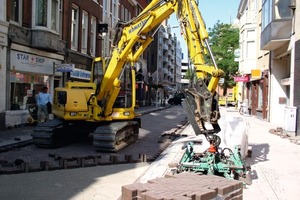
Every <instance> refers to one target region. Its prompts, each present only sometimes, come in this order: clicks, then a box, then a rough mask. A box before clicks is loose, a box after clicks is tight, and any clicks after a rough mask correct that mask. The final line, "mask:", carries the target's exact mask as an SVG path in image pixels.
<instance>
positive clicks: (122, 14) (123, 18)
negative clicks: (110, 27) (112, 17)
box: [120, 5, 125, 21]
mask: <svg viewBox="0 0 300 200" xmlns="http://www.w3.org/2000/svg"><path fill="white" fill-rule="evenodd" d="M124 14H125V8H124V6H123V5H121V16H120V20H122V21H125V17H124Z"/></svg>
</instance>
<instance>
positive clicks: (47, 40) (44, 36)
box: [8, 24, 65, 52]
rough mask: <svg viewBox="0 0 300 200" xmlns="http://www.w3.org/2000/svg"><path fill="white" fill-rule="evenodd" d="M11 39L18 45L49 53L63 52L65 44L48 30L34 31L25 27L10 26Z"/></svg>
mask: <svg viewBox="0 0 300 200" xmlns="http://www.w3.org/2000/svg"><path fill="white" fill-rule="evenodd" d="M8 37H9V39H10V40H11V41H12V42H14V43H18V44H22V45H26V46H31V47H34V48H37V49H43V50H46V51H49V52H63V49H64V47H65V44H64V42H63V41H61V40H60V39H59V35H58V34H55V33H52V32H50V31H47V30H32V29H27V28H24V27H20V26H16V25H13V24H10V25H9V33H8Z"/></svg>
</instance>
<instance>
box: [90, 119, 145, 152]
mask: <svg viewBox="0 0 300 200" xmlns="http://www.w3.org/2000/svg"><path fill="white" fill-rule="evenodd" d="M138 134H139V124H138V122H136V121H124V122H112V123H110V124H107V125H103V126H99V127H98V128H96V129H95V131H94V133H93V145H94V147H95V148H96V150H98V151H107V152H117V151H119V150H120V149H122V148H124V147H126V146H128V145H129V144H131V143H133V142H135V141H136V140H137V139H138Z"/></svg>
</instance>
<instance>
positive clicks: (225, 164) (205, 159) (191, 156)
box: [178, 142, 250, 184]
mask: <svg viewBox="0 0 300 200" xmlns="http://www.w3.org/2000/svg"><path fill="white" fill-rule="evenodd" d="M194 145H195V144H194V142H188V143H187V144H186V145H185V146H184V148H185V153H184V155H183V157H182V159H181V161H180V164H179V167H178V172H179V173H180V172H183V171H193V172H201V173H203V174H213V175H219V176H224V177H225V178H229V179H235V180H241V181H243V182H245V183H246V184H250V183H249V182H248V181H246V180H245V179H247V180H248V179H249V177H248V175H247V171H248V170H249V168H248V167H246V166H245V163H244V161H243V159H242V157H241V154H240V152H239V148H238V146H236V147H235V149H234V151H232V150H231V149H229V148H224V149H217V148H215V146H214V145H213V144H211V146H210V147H209V148H208V149H207V150H206V151H204V152H203V153H195V152H194Z"/></svg>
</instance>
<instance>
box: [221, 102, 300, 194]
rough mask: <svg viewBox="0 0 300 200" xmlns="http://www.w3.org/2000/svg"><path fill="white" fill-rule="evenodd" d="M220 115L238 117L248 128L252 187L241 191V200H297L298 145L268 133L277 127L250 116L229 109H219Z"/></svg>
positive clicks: (299, 174)
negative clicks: (242, 194) (246, 123)
mask: <svg viewBox="0 0 300 200" xmlns="http://www.w3.org/2000/svg"><path fill="white" fill-rule="evenodd" d="M221 114H222V115H235V116H239V117H242V118H243V119H244V121H246V122H248V123H249V124H250V129H249V130H250V132H249V146H250V147H252V157H251V158H247V159H246V162H247V163H248V164H250V166H251V171H252V173H251V176H252V179H253V181H252V185H251V186H248V187H247V188H246V189H245V190H244V199H245V200H252V199H255V200H266V199H268V200H289V199H300V190H299V185H300V178H299V177H300V167H299V166H300V145H297V144H295V143H293V142H291V141H290V139H291V138H288V137H282V136H279V135H275V134H272V133H270V132H269V130H270V129H276V128H277V125H275V124H272V123H269V122H266V121H263V120H261V119H258V118H256V117H254V116H251V117H244V116H241V115H239V114H238V112H236V111H235V110H233V109H224V108H223V109H221Z"/></svg>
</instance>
